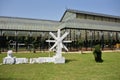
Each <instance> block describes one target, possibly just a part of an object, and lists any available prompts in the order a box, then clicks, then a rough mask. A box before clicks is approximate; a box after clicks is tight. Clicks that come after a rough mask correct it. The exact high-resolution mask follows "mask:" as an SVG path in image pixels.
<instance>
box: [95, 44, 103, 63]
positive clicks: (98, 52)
mask: <svg viewBox="0 0 120 80" xmlns="http://www.w3.org/2000/svg"><path fill="white" fill-rule="evenodd" d="M93 55H94V58H95V61H96V62H103V60H102V58H101V57H102V51H101V49H100V45H96V46H95V47H94V51H93Z"/></svg>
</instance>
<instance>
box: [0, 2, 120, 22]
mask: <svg viewBox="0 0 120 80" xmlns="http://www.w3.org/2000/svg"><path fill="white" fill-rule="evenodd" d="M119 5H120V0H0V16H9V17H22V18H34V19H46V20H57V21H59V20H60V19H61V17H62V16H63V14H64V12H65V10H66V9H75V10H81V11H88V12H94V13H103V14H109V15H114V16H120V6H119Z"/></svg>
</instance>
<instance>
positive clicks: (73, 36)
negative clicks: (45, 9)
mask: <svg viewBox="0 0 120 80" xmlns="http://www.w3.org/2000/svg"><path fill="white" fill-rule="evenodd" d="M57 29H61V30H62V33H64V32H65V31H68V32H69V35H68V36H67V38H66V40H67V39H68V40H71V41H72V43H70V44H66V46H67V47H68V48H69V50H70V51H78V50H81V49H82V50H92V48H93V47H94V45H96V44H100V45H101V48H102V49H103V50H104V49H120V16H112V15H106V14H99V13H92V12H86V11H78V10H72V9H67V10H66V11H65V12H64V14H63V16H62V18H61V20H60V21H52V20H42V19H41V20H40V19H28V18H18V17H4V16H1V17H0V48H1V50H2V51H3V50H7V49H11V48H12V49H13V50H15V51H16V52H17V51H21V50H29V51H31V50H32V49H36V50H40V51H43V50H48V48H49V47H51V46H52V45H53V43H47V42H46V41H45V40H46V39H52V37H51V36H50V35H49V32H53V33H54V34H56V32H57Z"/></svg>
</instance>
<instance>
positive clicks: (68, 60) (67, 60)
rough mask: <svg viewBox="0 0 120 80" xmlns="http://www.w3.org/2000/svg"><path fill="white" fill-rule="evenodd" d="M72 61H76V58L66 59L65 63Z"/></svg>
mask: <svg viewBox="0 0 120 80" xmlns="http://www.w3.org/2000/svg"><path fill="white" fill-rule="evenodd" d="M72 61H77V60H75V59H66V60H65V63H69V62H72Z"/></svg>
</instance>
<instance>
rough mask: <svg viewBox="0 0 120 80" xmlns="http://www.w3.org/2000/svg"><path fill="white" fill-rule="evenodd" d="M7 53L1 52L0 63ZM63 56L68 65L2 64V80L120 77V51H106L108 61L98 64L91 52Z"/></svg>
mask: <svg viewBox="0 0 120 80" xmlns="http://www.w3.org/2000/svg"><path fill="white" fill-rule="evenodd" d="M51 54H52V53H51ZM13 55H14V56H16V57H27V58H30V57H42V56H48V53H37V54H33V53H17V54H13ZM52 55H53V54H52ZM52 55H51V56H52ZM5 56H6V54H0V63H1V62H2V58H3V57H5ZM63 56H64V57H65V58H66V63H65V64H53V63H49V64H48V63H45V64H15V65H0V80H120V63H119V62H120V52H114V53H103V58H104V59H105V61H104V63H101V64H99V63H95V62H94V60H93V58H92V55H91V54H89V53H88V54H73V53H72V54H63Z"/></svg>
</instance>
